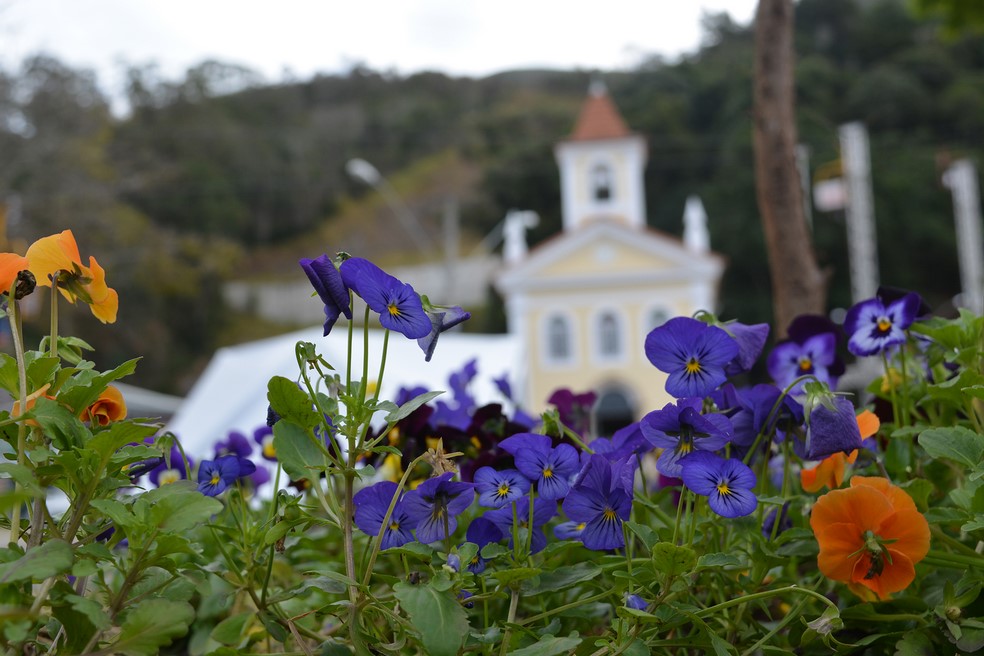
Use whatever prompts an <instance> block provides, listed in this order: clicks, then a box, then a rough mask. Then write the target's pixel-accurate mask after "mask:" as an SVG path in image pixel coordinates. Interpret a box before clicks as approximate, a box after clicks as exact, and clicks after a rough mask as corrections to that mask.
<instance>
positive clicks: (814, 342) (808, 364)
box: [765, 333, 837, 391]
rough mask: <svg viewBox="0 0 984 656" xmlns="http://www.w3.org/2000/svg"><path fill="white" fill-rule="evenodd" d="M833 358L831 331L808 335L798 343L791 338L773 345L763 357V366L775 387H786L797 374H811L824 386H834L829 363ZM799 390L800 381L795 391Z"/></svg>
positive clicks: (835, 348)
mask: <svg viewBox="0 0 984 656" xmlns="http://www.w3.org/2000/svg"><path fill="white" fill-rule="evenodd" d="M836 358H837V336H836V335H835V334H834V333H820V334H819V335H811V336H810V337H807V338H806V339H805V340H804V341H803V342H802V343H799V342H796V341H793V340H791V339H789V340H785V341H782V342H779V343H778V344H776V345H775V347H774V348H773V349H772V351H771V352H770V353H769V357H768V358H767V359H766V365H765V366H766V369H767V370H768V372H769V375H770V376H771V377H772V380H773V381H775V383H776V385H778V386H779V387H787V386H788V385H789V384H790V383H792V382H793V381H794V380H796V379H797V378H799V377H800V376H810V375H812V376H814V377H816V379H817V380H819V381H822V382H824V383H826V384H828V385H836V383H837V378H836V377H835V376H834V375H833V373H832V372H831V365H833V364H834V362H835V360H836ZM800 389H802V384H801V385H799V386H798V387H797V390H796V391H799V390H800Z"/></svg>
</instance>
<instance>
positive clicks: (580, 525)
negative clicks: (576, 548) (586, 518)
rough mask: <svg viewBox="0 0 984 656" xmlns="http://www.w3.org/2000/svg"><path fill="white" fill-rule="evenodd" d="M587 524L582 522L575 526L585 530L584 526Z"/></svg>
mask: <svg viewBox="0 0 984 656" xmlns="http://www.w3.org/2000/svg"><path fill="white" fill-rule="evenodd" d="M585 526H587V524H586V523H584V522H581V523H580V524H578V525H577V526H575V527H574V528H576V529H577V530H579V531H583V530H584V527H585Z"/></svg>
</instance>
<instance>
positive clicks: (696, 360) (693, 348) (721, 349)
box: [646, 317, 738, 398]
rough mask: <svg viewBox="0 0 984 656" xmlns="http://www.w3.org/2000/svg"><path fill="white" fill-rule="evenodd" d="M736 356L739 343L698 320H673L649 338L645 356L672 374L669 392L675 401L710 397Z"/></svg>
mask: <svg viewBox="0 0 984 656" xmlns="http://www.w3.org/2000/svg"><path fill="white" fill-rule="evenodd" d="M737 355H738V343H737V342H736V341H735V340H734V339H733V338H732V337H731V336H730V335H728V333H726V332H724V331H723V330H721V329H720V328H718V327H717V326H708V325H707V324H705V323H703V322H702V321H698V320H697V319H690V318H687V317H677V318H675V319H670V320H669V321H667V322H666V323H664V324H663V325H661V326H657V327H656V328H653V330H652V331H651V332H650V333H649V334H648V335H647V336H646V357H647V358H649V361H650V362H651V363H653V365H654V366H655V367H656V368H657V369H659V370H660V371H662V372H665V373H667V374H669V378H667V380H666V391H667V392H668V393H669V394H671V395H672V396H675V397H676V398H683V397H700V398H703V397H705V396H707V395H708V394H710V393H711V391H713V390H714V388H716V387H717V386H718V385H720V384H721V383H723V382H724V381H725V380H726V378H727V376H726V375H725V373H724V367H725V366H726V365H727V364H728V363H729V362H731V361H732V360H733V359H734V358H735V357H736V356H737Z"/></svg>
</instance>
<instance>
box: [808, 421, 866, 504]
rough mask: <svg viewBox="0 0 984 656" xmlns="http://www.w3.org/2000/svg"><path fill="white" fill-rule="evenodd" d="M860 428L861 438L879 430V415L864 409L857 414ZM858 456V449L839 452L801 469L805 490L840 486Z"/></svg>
mask: <svg viewBox="0 0 984 656" xmlns="http://www.w3.org/2000/svg"><path fill="white" fill-rule="evenodd" d="M857 420H858V429H859V430H860V431H861V439H866V438H869V437H871V436H872V435H874V434H875V433H877V432H878V428H879V427H880V426H881V422H880V421H878V415H876V414H875V413H873V412H872V411H870V410H864V411H863V412H861V413H860V414H858V416H857ZM857 458H858V450H857V449H854V451H851V455H845V454H844V453H843V452H840V451H839V452H837V453H835V454H833V455H831V456H828V457H827V458H824V459H823V460H821V461H820V462H819V463H817V464H816V465H815V466H813V467H809V468H807V469H802V470H800V484H801V485H802V486H803V491H804V492H819V491H820V490H822V489H823V488H825V487H829V488H830V489H831V490H833V489H836V488H839V487H840V485H841V483H843V482H844V470H845V469H846V468H847V465H848V464H853V463H854V461H855V460H857Z"/></svg>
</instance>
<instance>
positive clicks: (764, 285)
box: [0, 0, 984, 391]
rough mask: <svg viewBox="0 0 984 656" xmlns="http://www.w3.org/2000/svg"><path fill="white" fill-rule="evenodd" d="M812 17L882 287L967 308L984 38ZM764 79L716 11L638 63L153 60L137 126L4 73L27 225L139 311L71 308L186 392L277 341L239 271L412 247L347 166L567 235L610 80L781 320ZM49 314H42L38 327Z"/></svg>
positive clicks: (748, 288) (736, 309) (839, 244)
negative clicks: (279, 69)
mask: <svg viewBox="0 0 984 656" xmlns="http://www.w3.org/2000/svg"><path fill="white" fill-rule="evenodd" d="M796 21H797V25H796V29H797V34H796V44H797V50H798V57H799V59H798V66H797V80H798V82H797V93H798V102H799V106H798V116H799V129H800V137H801V140H802V141H803V143H804V144H805V145H807V146H808V147H809V151H810V157H811V164H812V167H813V169H814V171H816V170H817V169H823V170H826V171H830V170H831V169H832V168H835V167H832V166H824V165H827V164H828V163H830V162H834V161H835V160H836V159H837V155H838V152H837V151H838V140H837V128H838V126H839V125H840V124H842V123H844V122H847V121H852V120H860V121H864V122H865V123H866V124H867V126H868V128H869V130H870V138H871V144H872V150H871V158H872V175H873V180H874V187H875V188H874V201H875V214H876V217H877V223H878V239H879V257H880V270H881V278H882V281H883V282H884V283H886V284H892V285H895V286H900V287H908V288H911V289H915V290H918V291H920V292H921V293H923V294H924V295H925V296H926V297H927V299H928V300H929V301H930V303H931V304H932V305H934V306H937V307H940V306H945V305H946V304H947V303H948V302H949V299H950V298H951V297H952V296H953V295H954V294H955V293H957V292H958V291H959V275H958V269H957V261H956V249H955V243H954V228H953V218H952V205H951V200H950V195H949V191H948V190H947V189H945V188H944V187H943V186H942V185H941V183H940V173H941V172H942V170H943V168H944V167H945V165H946V163H947V162H948V161H951V160H952V159H954V158H957V157H963V156H970V157H971V158H972V159H973V160H974V161H976V162H977V163H978V165H980V164H982V163H984V159H982V157H981V156H982V154H984V148H982V144H984V38H982V37H980V36H966V35H965V36H962V37H959V38H956V39H955V40H943V39H942V38H941V37H940V36H939V34H938V30H937V28H936V26H935V25H932V24H930V23H927V22H920V21H918V20H917V19H915V18H914V17H912V16H911V15H910V14H909V13H907V12H906V9H905V3H904V2H902V1H901V0H880V1H876V2H861V1H860V0H803V1H802V2H800V3H799V4H798V6H797V13H796ZM655 45H656V44H654V46H655ZM751 70H752V35H751V30H750V28H749V27H747V26H737V25H734V24H732V23H730V22H729V21H728V20H727V19H726V18H721V17H712V18H710V19H709V20H708V21H707V25H706V40H705V45H704V46H703V47H702V48H701V50H700V51H699V52H697V53H694V54H692V55H690V56H688V57H686V58H684V59H683V60H681V61H678V62H666V61H661V60H659V59H653V60H651V61H648V62H646V63H644V64H643V65H641V66H640V67H639V68H638V69H636V70H633V71H628V72H625V71H623V72H618V73H612V72H605V71H516V72H507V73H502V74H500V75H495V76H492V77H488V78H483V79H469V78H454V77H448V76H446V75H443V74H441V73H421V74H416V75H411V76H407V77H402V76H397V75H393V74H388V73H385V72H380V71H372V70H367V69H364V68H360V67H356V68H354V69H352V70H351V71H349V72H348V73H347V74H345V75H332V76H327V75H326V76H319V77H316V78H314V79H310V80H300V81H296V82H291V83H281V84H277V85H272V86H269V85H268V86H264V85H262V84H260V83H259V82H258V80H257V78H256V76H255V75H254V74H253V73H251V72H250V71H248V70H243V69H240V68H236V67H233V66H229V65H225V64H222V63H218V62H207V63H203V64H202V65H200V66H198V67H196V68H195V69H193V70H190V71H189V72H188V73H187V75H186V77H185V79H183V80H180V81H177V82H175V81H167V80H162V79H160V78H159V77H158V76H157V74H156V72H155V70H154V69H152V68H143V69H133V70H131V71H130V76H129V80H130V84H129V90H128V100H129V104H130V106H131V108H132V111H131V112H130V113H129V114H128V115H127V116H126V117H125V118H117V117H114V116H113V115H112V114H111V112H110V111H109V102H108V100H107V98H106V96H105V95H104V93H103V92H102V91H101V90H100V89H99V87H98V84H97V82H98V81H97V80H95V79H94V78H93V76H92V74H91V73H88V72H86V71H79V70H72V69H70V68H68V67H66V66H65V65H63V64H62V63H60V62H58V61H56V60H53V59H50V58H46V57H38V58H34V59H31V60H29V61H25V62H24V63H23V66H22V67H21V68H20V69H18V70H9V71H0V200H2V199H5V198H6V199H8V200H9V199H11V198H14V197H15V196H16V198H17V199H19V200H18V203H19V208H20V209H19V216H20V220H19V221H16V220H11V221H8V223H9V225H8V236H9V237H10V238H12V239H14V240H15V241H20V242H21V243H29V242H30V241H31V240H33V239H34V238H36V237H38V236H40V235H43V234H48V233H50V232H52V231H55V230H60V229H62V228H65V227H70V228H72V229H73V230H74V231H75V233H76V236H77V237H78V241H79V243H80V245H81V248H82V250H83V256H84V257H85V256H87V255H88V254H89V253H94V254H97V255H98V257H99V260H100V263H102V264H104V266H105V267H106V269H107V271H108V276H109V282H110V284H111V285H112V286H114V287H116V288H117V289H118V290H119V293H120V298H121V304H120V320H119V322H118V323H117V324H115V325H114V326H111V327H109V328H102V329H99V330H92V329H90V327H89V326H88V323H89V322H90V321H91V319H90V318H89V317H88V316H87V313H84V312H71V313H67V314H68V315H69V316H68V317H66V318H67V319H69V320H70V321H73V322H75V324H76V325H75V326H74V327H73V326H69V325H66V329H67V331H68V332H73V331H75V332H79V333H80V334H85V335H86V338H87V339H90V340H91V341H92V343H93V344H94V345H95V346H96V347H97V349H98V358H99V360H100V365H102V366H109V365H111V364H114V363H116V362H118V361H121V360H123V359H125V358H128V357H132V356H133V355H134V354H142V355H144V356H145V357H144V361H143V362H142V363H141V365H140V367H139V370H138V375H137V377H136V379H137V381H138V382H140V383H142V384H145V385H147V386H150V387H154V388H157V389H161V390H165V391H182V389H183V388H184V387H185V386H187V385H188V384H189V383H190V382H191V380H193V378H192V377H193V376H194V374H195V373H196V372H197V369H198V367H200V366H201V364H202V362H203V360H204V358H205V357H207V356H208V355H209V354H210V353H211V352H212V350H214V348H215V347H216V346H218V345H220V344H221V343H223V342H224V341H228V340H230V339H233V338H234V337H233V336H243V335H251V334H262V333H263V331H264V330H267V328H265V327H263V326H258V325H256V322H255V321H253V320H251V319H249V318H247V317H239V316H236V315H235V314H233V313H231V312H229V311H228V310H226V309H224V308H223V307H222V304H221V300H220V287H221V284H222V282H223V281H224V280H227V279H230V278H238V277H250V276H258V275H278V274H281V273H282V272H283V271H284V270H285V269H286V270H288V271H290V272H292V273H295V274H296V273H297V272H294V271H293V269H292V268H291V267H292V266H294V265H293V264H292V263H294V262H296V259H297V258H298V257H300V256H309V257H311V256H315V255H317V254H319V253H321V252H323V251H326V250H336V249H341V248H351V249H353V250H356V251H357V252H358V254H360V255H366V256H369V257H376V258H379V259H381V260H382V261H384V262H385V261H387V260H389V261H398V260H407V259H412V257H413V256H414V254H413V253H412V252H409V253H408V252H405V251H406V248H407V244H408V243H409V242H408V240H407V239H406V238H405V236H401V235H400V234H399V232H398V231H396V230H393V229H387V230H383V229H376V227H377V226H382V225H386V223H385V222H387V221H389V222H390V223H389V225H390V226H392V219H391V217H389V216H388V215H387V213H388V210H387V208H386V206H385V205H384V204H382V202H381V201H380V200H379V199H378V197H376V196H375V195H374V194H371V193H369V190H367V189H366V187H365V186H364V185H362V184H360V183H359V182H357V181H355V180H353V179H351V178H350V177H348V176H347V175H346V173H345V163H346V162H347V161H348V160H349V159H350V158H353V157H360V158H364V159H366V160H368V161H370V162H372V163H373V164H374V165H375V166H376V167H377V168H378V169H379V170H380V171H382V172H383V174H384V175H385V176H386V177H387V178H388V179H390V180H391V181H393V183H394V185H395V186H396V187H397V189H398V190H399V193H400V194H401V195H402V196H403V197H404V198H405V199H406V201H407V203H408V204H409V205H410V207H411V208H412V210H413V211H414V213H415V214H416V215H418V216H419V217H420V218H421V219H422V220H423V222H424V224H425V229H426V230H427V231H428V233H429V234H430V235H434V236H436V235H438V234H439V229H438V227H439V217H440V212H441V208H442V206H443V202H444V200H445V199H446V198H447V197H450V196H454V197H455V198H457V199H458V201H459V204H460V212H461V221H462V228H463V230H464V231H466V235H465V236H466V238H467V239H468V240H469V243H471V244H473V243H475V242H477V240H478V239H480V238H481V236H482V235H484V234H486V233H487V232H488V231H489V230H490V229H491V228H492V227H493V226H494V225H495V224H496V223H497V222H498V221H499V220H500V219H501V218H502V217H503V216H504V215H505V213H506V212H507V211H508V210H509V209H510V208H520V209H531V210H535V211H537V212H538V213H539V214H540V217H541V223H540V226H539V227H538V228H537V229H536V230H535V231H534V233H533V235H532V238H533V239H534V240H541V239H543V238H545V237H547V236H549V235H550V234H552V233H554V232H556V231H557V230H558V229H559V225H560V217H559V178H558V173H557V167H556V164H555V162H554V159H553V145H554V143H556V142H557V141H558V140H559V139H562V138H564V137H565V136H566V135H567V134H568V133H569V131H570V130H571V128H572V127H573V123H574V120H575V117H576V114H577V110H578V108H579V106H580V103H581V101H582V100H583V98H584V96H585V93H586V91H587V88H588V84H589V81H590V79H591V78H592V76H593V75H596V76H599V77H601V78H602V79H603V80H604V81H605V82H606V84H607V86H608V89H609V92H610V93H611V95H612V97H613V98H614V100H615V102H616V103H617V104H618V106H619V107H620V109H621V110H622V113H623V115H624V116H625V119H626V121H627V122H628V124H629V125H630V126H631V127H632V128H634V129H635V130H637V131H639V132H640V133H642V134H644V135H645V136H646V138H647V139H648V142H649V147H650V159H649V165H648V169H647V173H646V184H647V191H648V212H649V220H650V225H652V226H653V227H655V228H657V229H660V230H664V231H667V232H669V233H672V234H680V232H681V229H682V226H681V217H682V212H683V207H684V201H685V198H686V197H687V195H689V194H693V193H696V194H699V195H700V196H701V198H702V199H703V201H704V204H705V207H706V209H707V212H708V215H709V220H710V231H711V241H712V247H713V248H714V249H715V250H717V251H718V252H720V253H723V254H724V255H726V256H727V258H728V262H729V266H728V270H727V272H726V274H725V283H724V289H723V290H722V299H723V302H724V304H723V307H722V315H723V316H724V317H725V318H732V317H735V316H739V315H740V316H741V318H742V319H743V320H745V321H752V320H759V321H769V320H770V317H771V312H770V305H769V298H768V294H769V288H770V287H769V282H768V275H769V274H768V269H767V266H766V260H765V253H764V242H763V237H762V231H761V228H760V226H759V222H758V211H757V207H756V200H755V187H754V181H753V177H752V176H753V164H752V163H753V156H752V145H751V144H752V130H751V120H750V114H751V94H752V86H751ZM16 218H17V217H16V216H13V217H12V219H16ZM814 236H815V245H816V250H817V254H818V259H819V261H820V263H821V265H822V266H824V267H826V268H827V269H828V270H829V271H830V276H831V278H830V280H831V288H830V305H831V307H837V306H844V305H846V304H848V303H849V291H848V278H847V276H848V273H847V259H846V237H845V227H844V218H843V215H842V214H840V213H827V214H822V213H814ZM437 246H438V247H439V246H440V245H439V244H437ZM44 327H45V319H44V310H43V309H38V312H37V314H36V318H35V321H34V322H33V325H32V330H33V334H34V336H35V338H36V337H37V336H39V335H40V334H42V332H43V331H44ZM475 327H476V328H479V329H481V328H483V326H481V325H476V326H475ZM76 329H77V330H76Z"/></svg>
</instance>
